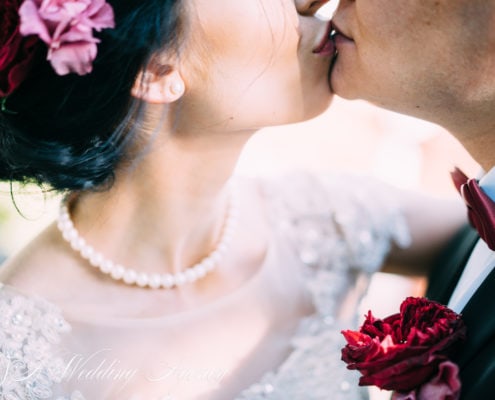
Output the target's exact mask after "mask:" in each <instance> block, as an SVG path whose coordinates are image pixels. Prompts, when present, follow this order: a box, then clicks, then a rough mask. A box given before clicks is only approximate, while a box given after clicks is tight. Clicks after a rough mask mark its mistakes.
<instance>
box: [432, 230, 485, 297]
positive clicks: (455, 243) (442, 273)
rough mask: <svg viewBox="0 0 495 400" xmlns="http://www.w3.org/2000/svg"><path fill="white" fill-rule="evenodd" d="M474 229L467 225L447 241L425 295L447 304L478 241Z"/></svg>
mask: <svg viewBox="0 0 495 400" xmlns="http://www.w3.org/2000/svg"><path fill="white" fill-rule="evenodd" d="M478 239H479V236H478V233H477V232H476V230H474V229H473V228H471V226H469V225H467V226H466V227H465V228H463V229H462V230H461V231H460V232H459V233H458V234H457V235H456V236H455V237H454V239H453V240H452V241H451V242H450V243H449V245H448V246H447V248H446V249H445V251H444V252H443V254H442V255H441V256H440V258H439V259H438V262H437V263H436V264H435V267H434V269H433V271H432V273H431V275H430V278H429V282H430V283H429V286H428V290H427V292H426V297H428V298H429V299H432V300H435V301H438V302H439V303H442V304H447V303H448V302H449V300H450V296H451V295H452V292H453V291H454V289H455V287H456V285H457V281H458V280H459V278H460V277H461V274H462V271H463V270H464V267H465V266H466V263H467V260H468V259H469V256H470V255H471V252H472V251H473V248H474V246H475V244H476V242H477V241H478Z"/></svg>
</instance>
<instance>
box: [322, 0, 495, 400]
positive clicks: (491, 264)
mask: <svg viewBox="0 0 495 400" xmlns="http://www.w3.org/2000/svg"><path fill="white" fill-rule="evenodd" d="M333 21H334V27H335V29H336V31H337V35H336V37H335V41H336V47H337V51H338V56H337V59H336V62H335V65H334V68H333V71H332V76H331V85H332V88H333V89H334V91H335V92H336V93H337V94H339V95H341V96H342V97H344V98H349V99H355V98H360V99H365V100H368V101H370V102H372V103H374V104H376V105H378V106H381V107H385V108H388V109H391V110H394V111H397V112H401V113H404V114H409V115H413V116H416V117H419V118H422V119H426V120H429V121H432V122H435V123H437V124H439V125H442V126H443V127H445V128H447V129H448V130H449V131H450V132H451V133H452V134H453V135H454V136H455V137H456V138H457V139H458V140H459V141H460V142H461V143H462V144H463V145H464V146H465V148H466V149H467V150H468V151H469V152H470V154H471V155H472V156H473V157H474V158H475V159H476V160H477V161H478V162H479V163H480V164H481V166H482V167H483V169H484V170H485V171H488V173H487V174H486V175H485V176H484V177H483V178H482V179H481V180H480V186H481V188H482V189H483V193H485V194H487V195H488V196H489V197H491V199H493V200H495V169H493V170H492V168H493V167H494V166H495V0H341V1H340V5H339V8H338V10H337V12H336V14H335V16H334V19H333ZM485 222H486V221H485V220H482V221H481V223H485ZM490 235H491V236H494V235H495V227H494V226H491V227H489V228H488V236H490ZM488 242H489V240H488ZM490 247H491V248H495V246H494V245H493V244H491V245H490ZM427 296H428V297H429V298H431V299H434V300H437V301H439V302H441V303H443V304H447V305H448V306H449V307H450V308H453V309H454V310H455V311H457V312H461V313H462V316H463V319H464V321H465V323H466V325H467V329H468V330H467V335H468V338H467V341H466V342H465V343H464V344H463V346H462V348H461V350H460V352H459V354H458V355H457V358H456V359H455V360H454V361H455V362H456V363H457V364H458V365H459V367H460V377H461V381H462V394H461V399H463V400H491V399H495V252H494V251H493V250H490V248H489V247H488V245H487V244H486V243H485V241H483V240H480V239H479V236H477V233H476V232H475V231H474V230H472V229H468V230H467V231H466V232H464V233H463V235H462V236H460V237H458V238H457V241H456V242H455V243H454V244H453V245H452V246H451V248H450V251H449V254H447V258H445V259H444V260H443V261H442V262H441V263H440V264H439V265H438V266H437V267H436V270H434V271H433V273H432V276H431V279H430V286H429V289H428V293H427Z"/></svg>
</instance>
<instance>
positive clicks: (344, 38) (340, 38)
mask: <svg viewBox="0 0 495 400" xmlns="http://www.w3.org/2000/svg"><path fill="white" fill-rule="evenodd" d="M332 27H333V32H332V37H333V40H334V42H335V47H336V48H337V52H338V47H339V43H345V42H347V43H348V42H354V40H353V39H352V38H351V37H350V36H349V35H346V34H345V33H343V31H342V30H341V29H340V28H339V26H338V25H337V24H336V23H335V21H332Z"/></svg>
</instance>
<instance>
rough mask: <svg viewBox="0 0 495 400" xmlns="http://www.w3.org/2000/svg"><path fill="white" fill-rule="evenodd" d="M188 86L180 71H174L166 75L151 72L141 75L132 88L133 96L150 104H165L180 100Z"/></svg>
mask: <svg viewBox="0 0 495 400" xmlns="http://www.w3.org/2000/svg"><path fill="white" fill-rule="evenodd" d="M185 89H186V85H185V83H184V80H183V79H182V76H181V75H180V73H179V71H177V70H172V71H170V72H168V73H167V74H165V75H157V74H154V73H152V72H150V71H145V72H143V73H141V74H139V76H138V78H137V79H136V82H135V83H134V86H133V88H132V91H131V92H132V95H133V96H134V97H137V98H139V99H141V100H144V101H146V102H148V103H154V104H165V103H173V102H174V101H177V100H179V99H180V98H181V97H182V96H183V95H184V92H185Z"/></svg>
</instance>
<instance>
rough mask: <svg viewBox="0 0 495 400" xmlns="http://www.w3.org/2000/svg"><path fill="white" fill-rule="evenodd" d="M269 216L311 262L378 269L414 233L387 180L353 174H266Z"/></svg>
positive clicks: (332, 266)
mask: <svg viewBox="0 0 495 400" xmlns="http://www.w3.org/2000/svg"><path fill="white" fill-rule="evenodd" d="M262 191H263V193H264V195H265V196H266V197H267V198H268V199H269V202H270V203H271V209H270V215H272V218H273V222H274V223H275V224H277V225H278V227H279V229H281V230H282V231H283V232H284V233H285V234H286V235H287V237H288V238H289V240H291V242H292V243H293V245H294V247H295V249H296V251H297V253H298V255H299V257H300V259H301V260H302V261H303V262H304V263H305V264H306V265H308V266H313V267H318V268H324V269H332V270H341V269H355V270H360V271H363V272H367V273H372V272H375V271H376V270H377V269H378V268H379V267H380V266H381V265H382V263H383V261H384V258H385V257H386V256H387V254H388V253H389V251H390V249H391V247H392V245H394V244H395V245H397V246H399V247H407V246H409V244H410V241H411V239H410V234H409V229H408V226H407V223H406V220H405V218H404V216H403V213H402V210H401V208H400V205H399V204H398V202H397V201H396V199H395V198H394V197H393V196H392V193H393V191H391V190H390V187H389V186H388V185H386V184H385V183H383V182H381V181H379V180H377V179H374V178H369V177H365V176H359V175H351V174H336V175H315V174H311V173H293V174H290V175H286V176H284V177H282V178H277V179H267V180H265V181H264V182H263V185H262Z"/></svg>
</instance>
